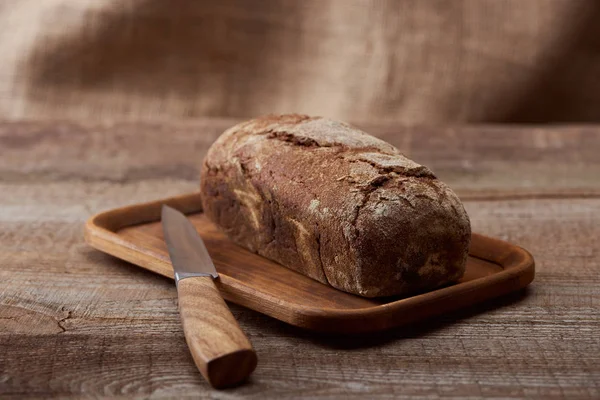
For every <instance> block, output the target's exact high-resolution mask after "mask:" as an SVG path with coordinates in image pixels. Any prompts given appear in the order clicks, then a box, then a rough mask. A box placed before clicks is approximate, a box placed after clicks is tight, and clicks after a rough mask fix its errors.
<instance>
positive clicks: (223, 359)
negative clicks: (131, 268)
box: [177, 276, 257, 389]
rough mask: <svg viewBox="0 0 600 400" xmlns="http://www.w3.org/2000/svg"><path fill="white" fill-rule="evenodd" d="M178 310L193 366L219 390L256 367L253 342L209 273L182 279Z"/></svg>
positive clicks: (233, 383)
mask: <svg viewBox="0 0 600 400" xmlns="http://www.w3.org/2000/svg"><path fill="white" fill-rule="evenodd" d="M177 294H178V297H179V313H180V315H181V322H182V325H183V332H184V334H185V340H186V341H187V344H188V347H189V348H190V352H191V353H192V357H193V358H194V362H195V363H196V366H197V367H198V369H199V370H200V372H201V373H202V375H203V376H204V378H205V379H206V380H207V381H208V383H210V384H211V385H212V386H213V387H215V388H217V389H219V388H224V387H229V386H233V385H236V384H238V383H241V382H242V381H244V380H245V379H246V378H247V377H248V376H249V375H250V374H251V373H252V371H254V369H255V368H256V364H257V358H256V353H255V352H254V349H253V348H252V344H250V341H249V340H248V338H247V337H246V335H245V334H244V332H242V329H241V328H240V326H239V325H238V323H237V321H236V320H235V318H234V317H233V315H232V314H231V311H229V308H228V307H227V304H225V301H224V300H223V298H222V297H221V294H220V293H219V290H218V289H217V287H216V286H215V283H214V282H213V278H212V277H210V276H201V277H190V278H185V279H181V280H180V281H179V282H178V284H177Z"/></svg>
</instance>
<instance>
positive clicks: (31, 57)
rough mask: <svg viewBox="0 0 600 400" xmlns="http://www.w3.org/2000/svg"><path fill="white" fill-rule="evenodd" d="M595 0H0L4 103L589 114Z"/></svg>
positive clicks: (202, 112) (73, 110)
mask: <svg viewBox="0 0 600 400" xmlns="http://www.w3.org/2000/svg"><path fill="white" fill-rule="evenodd" d="M599 21H600V2H599V1H596V0H527V1H522V0H462V1H446V0H440V1H434V0H431V1H430V0H422V1H419V0H378V1H377V0H372V1H367V0H304V1H294V0H269V1H266V0H265V1H246V0H219V1H217V0H214V1H208V0H194V1H192V0H189V1H186V0H177V1H166V0H128V1H123V0H95V1H80V0H2V1H0V26H1V27H2V29H1V31H0V49H1V52H0V118H3V119H34V120H35V119H74V120H86V121H89V120H91V121H102V120H113V119H119V120H142V119H184V118H196V117H203V116H211V117H236V118H237V117H240V118H244V117H253V116H256V115H259V114H265V113H273V112H275V113H279V112H301V113H308V114H315V115H323V116H328V117H333V118H337V119H342V120H349V121H352V122H357V123H369V124H372V123H375V124H376V123H379V122H381V123H402V124H409V125H410V124H462V123H482V122H483V123H486V122H490V123H491V122H493V123H559V122H598V121H600V22H599Z"/></svg>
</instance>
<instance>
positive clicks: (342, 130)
mask: <svg viewBox="0 0 600 400" xmlns="http://www.w3.org/2000/svg"><path fill="white" fill-rule="evenodd" d="M200 186H201V197H202V205H203V207H204V212H205V213H206V215H207V216H208V217H209V218H210V219H211V220H212V221H213V222H214V223H215V224H216V225H217V226H219V227H220V228H221V229H222V230H223V232H225V234H226V235H227V236H228V237H229V238H230V239H231V240H233V241H234V242H235V243H237V244H239V245H240V246H243V247H245V248H247V249H249V250H250V251H253V252H255V253H258V254H260V255H261V256H264V257H266V258H269V259H271V260H274V261H276V262H278V263H280V264H282V265H284V266H286V267H288V268H291V269H293V270H296V271H298V272H300V273H302V274H304V275H307V276H309V277H311V278H313V279H316V280H318V281H320V282H322V283H324V284H328V285H331V286H333V287H334V288H337V289H340V290H343V291H346V292H349V293H354V294H357V295H360V296H365V297H377V296H391V295H402V294H409V293H414V292H417V291H423V290H428V289H432V288H435V287H437V286H440V285H444V284H447V283H449V282H452V281H455V280H457V279H458V278H460V277H461V276H462V275H463V273H464V271H465V264H466V260H467V253H468V249H469V242H470V239H471V227H470V223H469V217H468V216H467V213H466V212H465V209H464V208H463V206H462V203H461V202H460V200H459V199H458V197H457V196H456V194H454V192H453V191H452V190H450V188H448V186H446V185H445V184H444V183H442V182H440V181H439V180H438V179H437V178H436V177H435V176H434V175H433V173H432V172H431V171H430V170H429V169H428V168H427V167H424V166H422V165H419V164H417V163H415V162H413V161H411V160H409V159H408V158H406V157H404V156H403V155H402V154H401V153H400V152H399V151H398V149H396V148H395V147H393V146H392V145H390V144H388V143H386V142H384V141H382V140H379V139H377V138H375V137H373V136H370V135H368V134H366V133H364V132H362V131H360V130H358V129H356V128H354V127H352V126H350V125H348V124H345V123H342V122H336V121H332V120H329V119H325V118H315V117H308V116H304V115H295V114H292V115H280V116H266V117H262V118H257V119H254V120H250V121H248V122H244V123H241V124H239V125H236V126H234V127H233V128H231V129H229V130H227V131H226V132H225V133H223V134H222V135H221V136H220V137H219V138H218V140H217V141H216V142H215V143H214V144H213V145H212V146H211V148H210V149H209V151H208V154H207V155H206V158H205V159H204V162H203V164H202V171H201V185H200Z"/></svg>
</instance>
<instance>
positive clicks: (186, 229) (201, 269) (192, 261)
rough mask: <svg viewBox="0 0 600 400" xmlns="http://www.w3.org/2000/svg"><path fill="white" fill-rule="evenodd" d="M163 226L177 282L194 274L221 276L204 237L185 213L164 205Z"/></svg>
mask: <svg viewBox="0 0 600 400" xmlns="http://www.w3.org/2000/svg"><path fill="white" fill-rule="evenodd" d="M162 226H163V232H164V236H165V241H166V242H167V248H168V249H169V256H170V257H171V264H173V270H174V271H175V282H179V281H180V280H181V279H183V278H188V277H192V276H212V277H213V278H216V277H217V276H219V275H218V274H217V270H216V269H215V265H214V264H213V262H212V259H211V258H210V255H209V254H208V250H206V246H205V245H204V242H203V241H202V238H201V237H200V235H198V232H197V231H196V228H195V227H194V225H192V223H191V222H190V220H188V219H187V217H186V216H185V215H183V214H182V213H180V212H179V211H177V210H175V209H174V208H171V207H169V206H167V205H163V207H162Z"/></svg>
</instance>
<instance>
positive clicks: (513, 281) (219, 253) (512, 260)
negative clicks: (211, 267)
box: [85, 193, 535, 333]
mask: <svg viewBox="0 0 600 400" xmlns="http://www.w3.org/2000/svg"><path fill="white" fill-rule="evenodd" d="M162 204H167V205H169V206H171V207H174V208H176V209H178V210H180V211H181V212H183V213H185V214H187V215H188V217H189V218H190V220H191V221H192V223H193V224H194V225H195V226H196V229H197V230H198V233H199V234H200V236H201V237H202V238H203V239H204V241H205V243H206V247H207V248H208V251H209V253H210V255H211V257H212V258H213V261H214V264H215V266H216V268H217V271H218V273H219V279H217V280H216V285H217V287H218V288H219V290H220V291H221V294H222V295H223V297H224V298H225V299H226V300H228V301H231V302H233V303H237V304H240V305H242V306H245V307H248V308H251V309H253V310H256V311H258V312H261V313H264V314H266V315H269V316H271V317H274V318H277V319H279V320H281V321H284V322H287V323H289V324H292V325H296V326H299V327H303V328H307V329H311V330H316V331H324V332H337V333H359V332H372V331H379V330H384V329H389V328H392V327H396V326H401V325H405V324H408V323H411V322H415V321H418V320H422V319H425V318H428V317H431V316H434V315H439V314H443V313H445V312H448V311H450V310H454V309H458V308H460V307H464V306H468V305H471V304H475V303H479V302H481V301H482V300H485V299H489V298H492V297H497V296H500V295H503V294H506V293H509V292H513V291H515V290H518V289H521V288H523V287H525V286H527V285H528V284H529V283H530V282H531V281H532V280H533V277H534V270H535V268H534V261H533V257H532V256H531V254H529V252H527V251H526V250H525V249H522V248H521V247H518V246H515V245H512V244H509V243H507V242H504V241H501V240H498V239H493V238H489V237H486V236H482V235H478V234H476V233H474V234H473V236H472V241H471V248H470V250H469V259H468V261H467V270H466V273H465V275H464V277H463V278H462V279H461V280H460V281H459V282H457V283H456V284H454V285H451V286H447V287H443V288H440V289H437V290H434V291H430V292H427V293H422V294H418V295H415V296H411V297H405V298H399V297H391V298H390V297H387V298H377V299H367V298H362V297H359V296H356V295H352V294H348V293H345V292H342V291H339V290H337V289H334V288H332V287H331V286H328V285H324V284H322V283H320V282H317V281H315V280H313V279H310V278H308V277H306V276H304V275H301V274H299V273H297V272H294V271H292V270H290V269H287V268H285V267H283V266H281V265H279V264H277V263H275V262H273V261H269V260H267V259H265V258H263V257H261V256H259V255H256V254H254V253H251V252H249V251H247V250H245V249H243V248H241V247H239V246H237V245H235V244H233V243H232V242H230V241H229V240H228V239H227V238H226V237H225V236H224V235H223V234H222V233H221V232H220V231H219V230H218V229H217V228H216V226H215V225H213V224H212V223H211V222H210V221H209V220H208V218H207V217H206V216H205V215H204V214H203V213H202V206H201V203H200V194H199V193H192V194H187V195H183V196H179V197H174V198H169V199H164V200H158V201H154V202H151V203H145V204H137V205H133V206H129V207H124V208H118V209H114V210H110V211H107V212H104V213H101V214H98V215H95V216H93V217H92V218H90V219H89V220H88V222H87V224H86V227H85V238H86V241H87V242H88V243H89V244H90V245H91V246H93V247H95V248H96V249H98V250H101V251H103V252H106V253H108V254H111V255H113V256H115V257H118V258H121V259H123V260H126V261H129V262H131V263H133V264H135V265H138V266H140V267H142V268H145V269H148V270H150V271H152V272H156V273H159V274H161V275H164V276H167V277H170V278H173V269H172V267H171V263H170V261H169V256H168V253H167V248H166V244H165V242H164V240H163V234H162V227H161V225H160V213H161V206H162Z"/></svg>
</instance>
